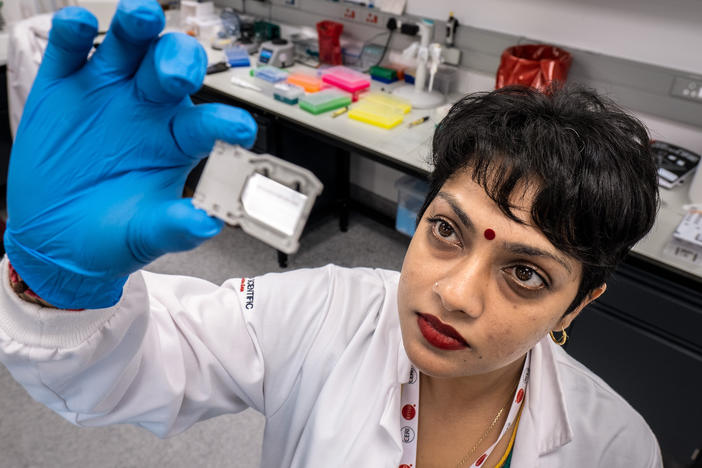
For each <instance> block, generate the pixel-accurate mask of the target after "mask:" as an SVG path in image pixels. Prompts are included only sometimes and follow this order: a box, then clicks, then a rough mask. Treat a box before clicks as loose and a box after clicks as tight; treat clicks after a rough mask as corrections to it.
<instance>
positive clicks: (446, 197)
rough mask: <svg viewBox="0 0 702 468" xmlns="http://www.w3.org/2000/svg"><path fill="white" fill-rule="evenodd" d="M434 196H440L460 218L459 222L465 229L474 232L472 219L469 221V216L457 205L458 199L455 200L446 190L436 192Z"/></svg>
mask: <svg viewBox="0 0 702 468" xmlns="http://www.w3.org/2000/svg"><path fill="white" fill-rule="evenodd" d="M436 196H437V197H441V198H442V199H443V200H445V201H446V203H448V204H449V206H450V207H451V209H452V210H453V212H454V213H455V214H456V216H458V219H460V220H461V223H462V224H463V226H464V227H465V228H466V229H468V230H470V231H474V232H475V225H474V224H473V221H471V220H470V217H469V216H468V215H467V214H466V212H465V211H463V210H462V209H461V207H460V206H458V200H456V197H454V196H453V195H451V194H450V193H446V192H439V193H437V194H436Z"/></svg>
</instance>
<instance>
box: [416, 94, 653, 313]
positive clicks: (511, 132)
mask: <svg viewBox="0 0 702 468" xmlns="http://www.w3.org/2000/svg"><path fill="white" fill-rule="evenodd" d="M432 159H433V166H434V170H433V172H432V173H431V175H430V178H429V182H430V187H429V193H428V195H427V197H426V199H425V201H424V205H423V206H422V208H421V210H420V211H419V214H418V217H417V223H419V221H420V220H421V218H422V216H423V215H424V212H425V210H426V209H427V207H428V206H429V204H430V203H431V202H432V200H433V199H434V197H436V195H437V193H438V192H439V190H440V189H441V187H442V186H443V185H444V183H445V182H446V181H447V180H448V179H449V178H450V177H451V176H452V175H454V174H455V173H457V172H458V171H460V170H462V169H470V171H471V176H472V178H473V180H475V181H476V182H477V183H478V184H480V185H481V186H482V187H483V188H484V189H485V191H486V193H487V194H488V196H490V198H492V199H493V200H494V201H495V203H496V204H497V205H498V206H499V208H500V209H501V210H502V212H503V213H505V215H506V216H508V217H509V218H511V219H513V220H515V221H517V222H521V221H520V220H519V218H517V217H516V216H515V215H514V214H513V213H512V211H511V210H512V206H511V205H510V203H509V199H510V196H511V195H512V192H513V191H514V190H515V189H516V188H517V187H524V185H525V184H526V185H528V186H530V187H532V188H533V189H535V193H536V195H535V197H534V203H533V205H532V208H531V217H532V220H533V223H534V224H535V226H536V227H537V228H538V229H540V230H541V231H542V232H543V233H544V235H545V236H546V237H547V238H548V240H549V241H550V242H551V243H552V244H553V245H554V246H555V247H556V248H557V249H559V250H561V251H563V252H565V253H567V254H568V255H570V256H572V257H573V258H575V259H576V260H578V261H580V262H582V265H583V268H582V278H581V280H580V286H579V288H578V292H577V294H576V296H575V298H574V300H573V302H572V303H571V305H570V306H569V307H568V310H566V311H565V314H567V313H569V312H570V311H572V310H573V309H574V308H575V307H577V306H578V305H579V304H580V303H581V302H582V301H583V299H585V297H586V296H587V295H588V294H589V293H590V292H591V291H592V290H594V289H595V288H597V287H599V286H600V285H602V284H603V283H605V281H606V279H607V278H608V277H609V275H610V274H611V273H612V271H613V270H614V269H615V267H616V266H617V265H618V264H619V263H620V262H621V261H622V260H623V259H624V257H625V256H626V255H627V254H628V252H629V250H630V249H631V247H633V245H634V244H635V243H636V242H637V241H638V240H640V239H641V238H642V237H643V236H644V235H645V234H646V233H647V232H648V231H649V230H650V229H651V228H652V227H653V223H654V221H655V218H656V213H657V210H658V205H659V197H658V185H657V172H656V164H655V160H654V157H653V154H652V152H651V147H650V138H649V134H648V131H647V129H646V127H645V126H644V125H643V124H642V123H641V122H640V121H639V120H637V119H636V118H634V117H632V116H631V115H629V114H628V113H626V112H625V111H623V110H622V109H621V108H619V107H618V106H617V105H616V104H614V102H612V101H611V100H609V99H607V98H605V97H603V96H599V95H598V94H597V93H596V92H595V91H593V90H590V89H586V88H583V87H580V86H554V87H552V88H549V89H548V90H546V91H544V92H540V91H537V90H534V89H532V88H527V87H522V86H508V87H504V88H501V89H499V90H496V91H492V92H486V93H485V92H484V93H475V94H469V95H467V96H465V97H464V98H462V99H461V100H460V101H458V102H457V103H456V104H454V105H453V106H452V107H451V109H450V111H449V112H448V115H447V116H446V117H445V118H444V119H443V120H442V121H441V123H440V124H439V125H438V127H437V129H436V132H435V133H434V138H433V142H432ZM565 314H564V315H565Z"/></svg>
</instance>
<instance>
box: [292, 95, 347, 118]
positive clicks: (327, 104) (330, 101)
mask: <svg viewBox="0 0 702 468" xmlns="http://www.w3.org/2000/svg"><path fill="white" fill-rule="evenodd" d="M349 104H351V95H350V94H348V93H344V92H343V91H339V90H336V89H324V90H322V91H319V92H317V93H312V94H308V95H306V96H304V97H301V98H300V109H303V110H306V111H307V112H309V113H311V114H315V115H317V114H322V113H324V112H329V111H332V110H334V109H339V108H340V107H344V106H348V105H349Z"/></svg>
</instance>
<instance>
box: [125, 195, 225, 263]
mask: <svg viewBox="0 0 702 468" xmlns="http://www.w3.org/2000/svg"><path fill="white" fill-rule="evenodd" d="M223 225H224V223H223V222H222V221H220V220H219V219H217V218H212V217H210V216H208V215H207V213H205V212H204V211H203V210H200V209H198V208H195V207H194V206H193V204H192V202H191V199H190V198H183V199H180V200H168V201H162V202H158V203H155V204H151V205H148V206H145V207H143V208H141V209H140V210H139V212H137V214H136V215H135V216H134V217H133V218H132V220H131V221H130V222H129V228H128V230H127V244H128V245H129V249H130V250H131V252H132V255H133V256H134V258H135V259H136V260H137V261H138V262H139V263H141V264H143V265H146V264H147V263H150V262H152V261H154V260H156V259H157V258H158V257H160V256H161V255H163V254H165V253H168V252H180V251H184V250H190V249H194V248H195V247H197V246H198V245H200V244H202V243H203V242H204V241H206V240H207V239H209V238H211V237H214V236H216V235H217V234H219V232H220V231H221V230H222V226H223Z"/></svg>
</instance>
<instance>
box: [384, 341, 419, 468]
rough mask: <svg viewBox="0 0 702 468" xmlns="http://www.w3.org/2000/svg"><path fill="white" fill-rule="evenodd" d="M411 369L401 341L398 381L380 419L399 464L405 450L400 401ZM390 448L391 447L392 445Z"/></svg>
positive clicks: (390, 390) (398, 353) (389, 392)
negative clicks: (401, 431) (401, 428)
mask: <svg viewBox="0 0 702 468" xmlns="http://www.w3.org/2000/svg"><path fill="white" fill-rule="evenodd" d="M410 367H411V363H410V360H409V358H408V357H407V353H406V352H405V347H404V345H403V344H402V340H400V346H399V349H398V351H397V375H396V379H395V382H393V383H392V386H391V387H390V388H389V389H388V398H387V400H386V404H385V410H384V411H383V414H382V415H381V417H380V427H382V428H383V429H384V430H385V432H386V434H387V436H388V437H389V438H390V440H391V441H392V445H391V446H392V447H393V449H394V451H395V452H396V456H395V457H393V458H392V459H393V460H395V461H396V462H397V463H399V461H400V457H401V456H402V450H403V447H402V443H401V442H400V401H401V397H402V384H404V383H407V382H408V381H409V372H410ZM388 447H390V445H389V446H388ZM388 459H389V458H388Z"/></svg>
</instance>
